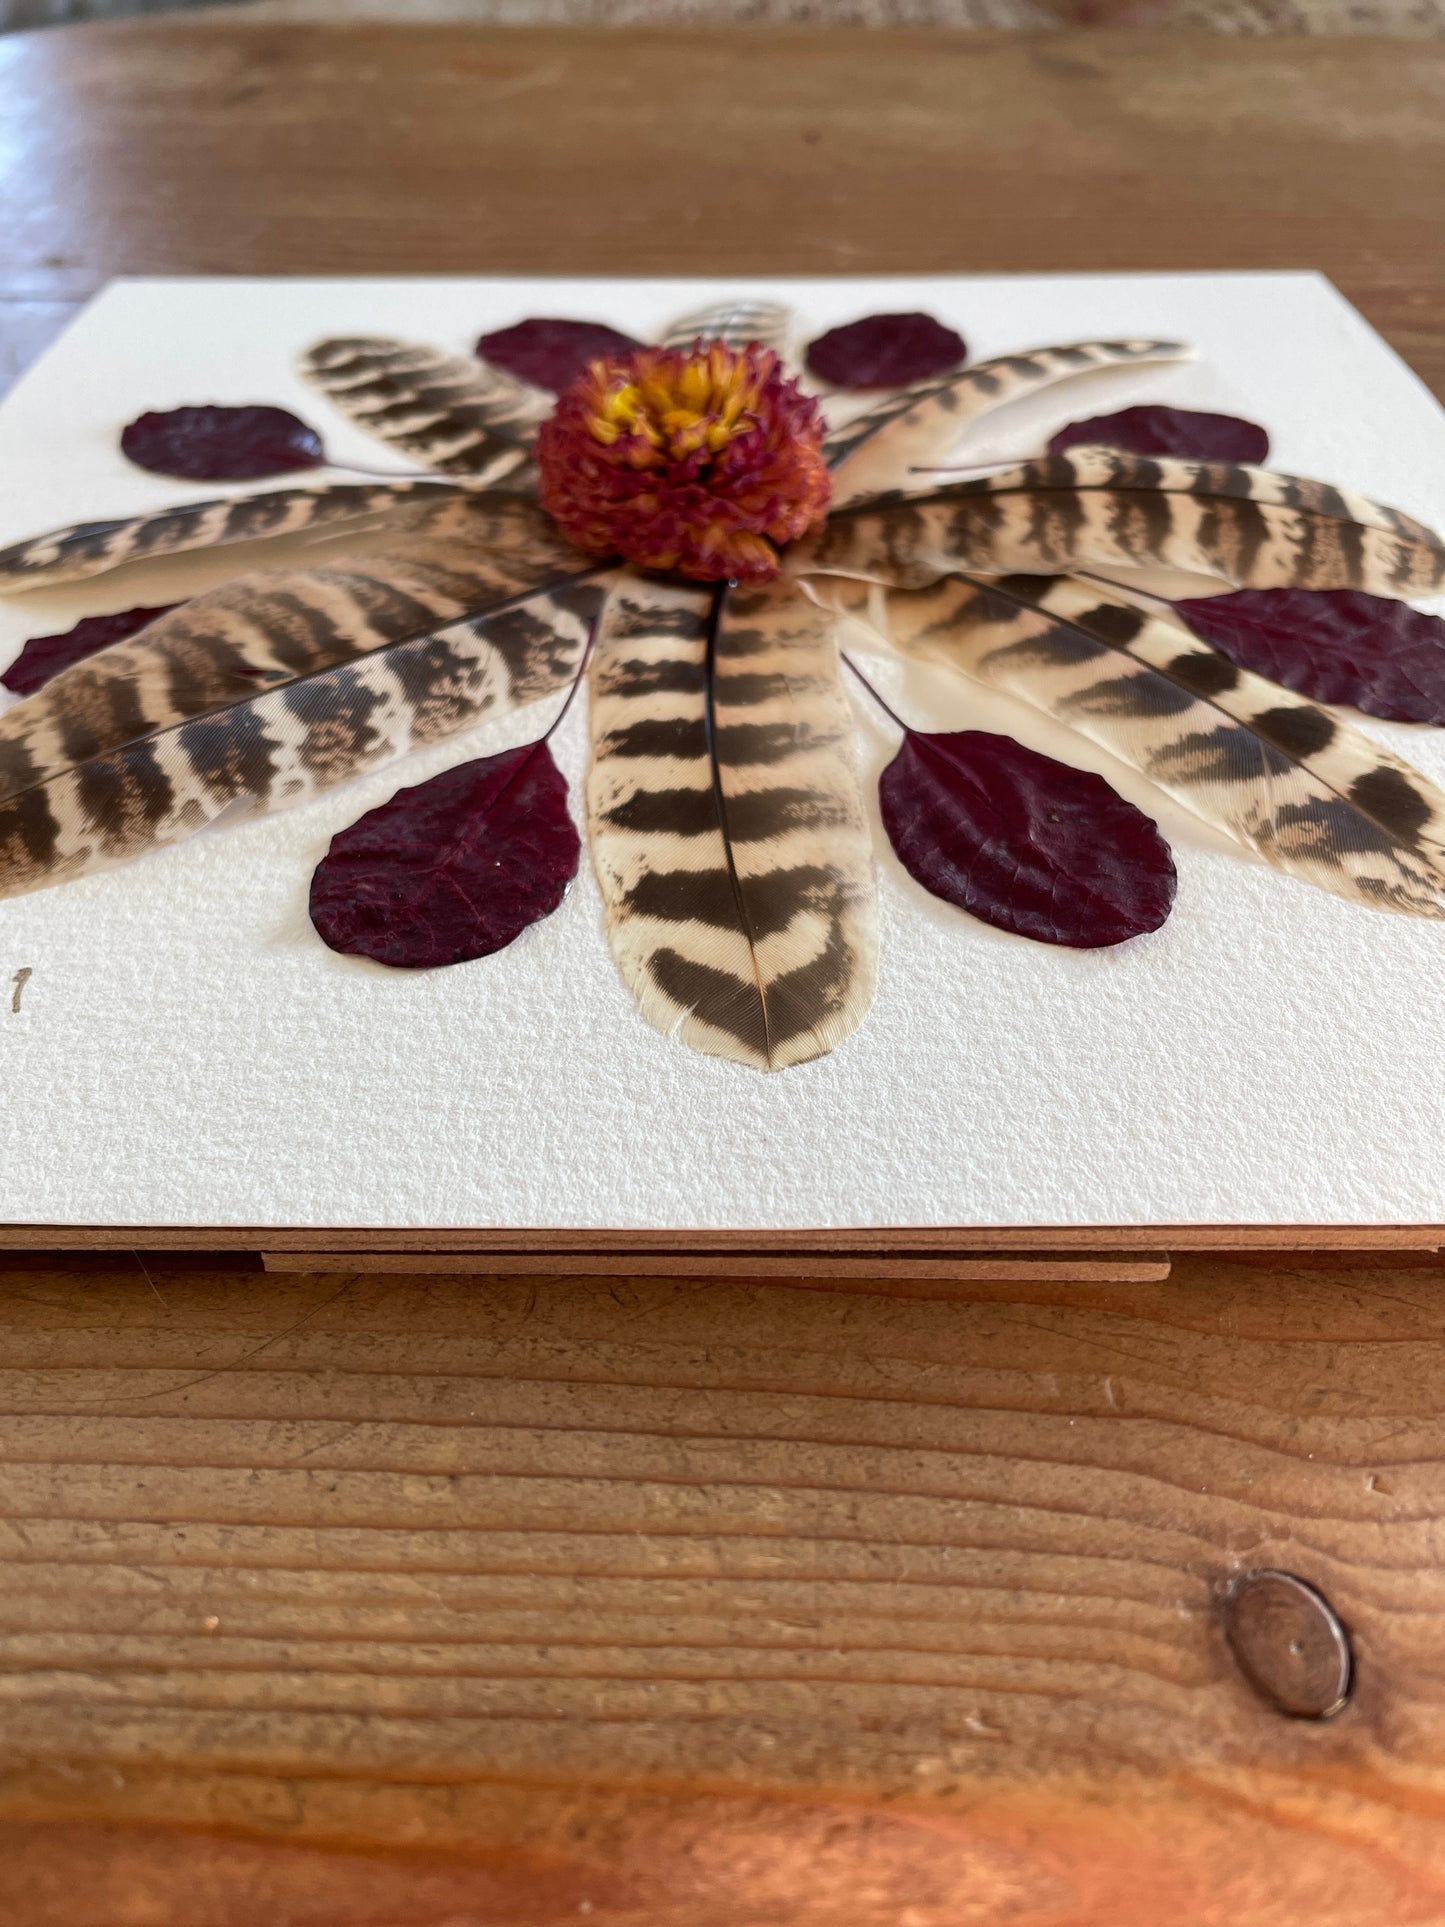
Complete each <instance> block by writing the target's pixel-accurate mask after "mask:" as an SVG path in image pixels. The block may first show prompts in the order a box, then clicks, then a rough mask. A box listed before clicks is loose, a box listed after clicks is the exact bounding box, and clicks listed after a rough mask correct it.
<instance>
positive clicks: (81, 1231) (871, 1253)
mask: <svg viewBox="0 0 1445 1927" xmlns="http://www.w3.org/2000/svg"><path fill="white" fill-rule="evenodd" d="M1442 1246H1445V1225H1348V1224H1344V1225H1289V1224H1277V1225H1258V1224H1232V1225H1223V1224H1221V1225H1160V1224H1153V1225H1038V1226H1016V1225H979V1226H956V1225H955V1226H931V1225H930V1226H898V1227H887V1226H884V1227H859V1228H855V1229H846V1230H818V1231H770V1230H760V1229H755V1230H736V1231H703V1230H698V1231H684V1230H600V1229H597V1230H586V1229H575V1230H538V1229H520V1228H519V1229H515V1230H502V1229H481V1230H479V1229H463V1228H451V1227H448V1228H436V1229H421V1228H405V1227H389V1226H374V1227H355V1226H348V1227H337V1226H331V1227H327V1226H314V1227H307V1226H290V1227H277V1226H265V1225H253V1226H236V1225H196V1226H191V1225H41V1224H8V1225H0V1252H3V1251H6V1250H10V1251H41V1252H56V1253H64V1252H67V1251H77V1252H78V1251H85V1252H105V1251H249V1252H267V1253H270V1254H279V1253H281V1252H310V1253H315V1254H323V1255H326V1256H337V1255H339V1254H342V1253H366V1252H371V1253H383V1252H393V1253H405V1254H410V1255H413V1256H420V1255H424V1254H427V1253H436V1254H442V1253H448V1252H450V1253H456V1254H458V1255H465V1256H469V1257H475V1258H495V1259H498V1260H500V1259H502V1258H504V1257H507V1256H512V1257H524V1256H525V1257H547V1256H550V1257H555V1258H558V1259H566V1258H568V1257H569V1256H582V1255H586V1254H591V1255H596V1256H601V1255H604V1254H608V1255H613V1256H617V1257H633V1258H641V1257H646V1256H664V1255H669V1256H675V1257H676V1256H696V1257H718V1258H731V1259H742V1258H745V1257H756V1258H786V1257H788V1256H796V1255H806V1256H810V1257H818V1256H827V1257H830V1258H836V1259H843V1258H875V1259H876V1258H889V1259H893V1260H914V1259H925V1258H940V1257H959V1258H966V1257H972V1256H994V1255H998V1254H1002V1253H1009V1252H1018V1253H1029V1252H1046V1253H1048V1254H1050V1255H1051V1256H1053V1255H1060V1254H1062V1255H1079V1256H1083V1255H1086V1254H1088V1253H1100V1254H1106V1255H1109V1256H1117V1255H1120V1254H1124V1253H1142V1254H1152V1253H1159V1252H1172V1253H1174V1254H1176V1255H1177V1254H1182V1253H1189V1252H1199V1253H1210V1252H1218V1253H1221V1254H1224V1253H1229V1252H1233V1251H1247V1252H1268V1251H1280V1252H1320V1253H1328V1252H1332V1251H1341V1252H1370V1251H1380V1252H1411V1253H1416V1254H1420V1255H1434V1254H1438V1253H1439V1252H1440V1250H1441V1248H1442Z"/></svg>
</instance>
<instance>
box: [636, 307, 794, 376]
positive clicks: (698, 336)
mask: <svg viewBox="0 0 1445 1927" xmlns="http://www.w3.org/2000/svg"><path fill="white" fill-rule="evenodd" d="M795 322H796V316H795V315H794V313H793V310H792V309H791V308H786V307H784V306H783V304H782V303H781V302H779V301H750V300H737V301H713V302H709V303H708V304H707V306H705V307H702V308H692V309H690V310H689V311H688V313H687V314H684V315H679V316H678V318H677V320H676V321H671V322H669V323H668V325H667V326H666V327H665V328H664V329H663V331H662V333H661V335H660V336H659V337H658V339H659V341H660V342H661V344H662V346H663V347H664V348H690V347H691V346H692V344H693V342H694V341H699V340H701V341H724V342H726V343H727V345H728V347H729V348H732V349H738V348H747V347H750V346H751V345H752V344H753V343H754V342H756V343H757V345H758V346H759V347H760V348H771V349H772V350H773V352H774V353H775V354H776V355H777V357H778V359H779V360H780V361H783V362H787V361H789V360H790V359H791V356H792V345H793V331H794V326H795Z"/></svg>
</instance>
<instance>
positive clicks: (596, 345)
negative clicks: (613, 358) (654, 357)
mask: <svg viewBox="0 0 1445 1927" xmlns="http://www.w3.org/2000/svg"><path fill="white" fill-rule="evenodd" d="M641 346H642V343H641V342H640V341H635V340H634V339H633V337H632V336H631V335H624V334H621V333H619V331H618V330H617V329H616V328H609V327H608V326H607V325H606V323H605V322H601V321H563V320H557V319H551V318H548V317H546V316H541V317H533V318H532V319H531V320H528V321H519V322H517V323H516V324H515V326H513V327H511V328H498V329H497V330H496V332H495V333H493V334H489V335H483V336H482V338H481V340H480V341H478V343H477V353H478V354H479V355H480V356H481V358H482V360H483V361H489V362H491V364H492V366H493V367H494V368H504V369H505V370H506V371H507V373H508V374H509V375H515V376H516V377H517V378H518V380H519V381H529V382H531V383H532V385H533V387H534V388H550V389H551V391H552V393H553V394H554V395H559V394H561V392H562V390H563V389H564V388H568V387H570V386H571V384H572V383H573V382H574V381H575V380H576V379H577V377H578V376H579V375H580V374H581V373H582V370H583V369H584V368H585V367H586V366H587V364H588V362H589V361H599V360H602V359H603V358H605V357H606V356H609V355H635V354H636V353H637V350H638V349H639V348H640V347H641Z"/></svg>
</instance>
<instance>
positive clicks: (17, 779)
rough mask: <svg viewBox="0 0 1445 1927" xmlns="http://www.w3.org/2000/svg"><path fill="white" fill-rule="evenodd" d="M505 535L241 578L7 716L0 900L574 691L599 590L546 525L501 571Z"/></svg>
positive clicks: (480, 532)
mask: <svg viewBox="0 0 1445 1927" xmlns="http://www.w3.org/2000/svg"><path fill="white" fill-rule="evenodd" d="M468 515H469V516H470V517H471V518H472V519H473V522H474V526H472V527H471V528H467V527H466V526H464V525H463V518H464V516H468ZM533 517H534V519H535V522H536V523H538V524H540V519H541V518H540V517H537V516H536V512H535V511H533ZM497 519H498V517H497V512H496V511H495V510H486V511H483V510H481V509H480V508H479V506H478V505H477V504H476V503H471V502H468V503H465V504H462V505H459V508H458V515H457V523H458V526H454V527H453V528H452V529H450V530H449V531H447V532H446V533H445V534H444V535H438V536H436V537H434V538H428V539H427V540H426V541H416V542H413V543H410V544H398V545H397V546H396V547H395V548H394V549H392V550H384V549H383V550H381V551H379V552H378V553H377V554H376V555H375V556H374V557H372V558H370V559H369V560H368V561H367V562H366V563H365V564H359V563H358V564H354V565H351V566H348V567H345V568H341V567H336V568H326V569H315V570H310V571H289V572H285V573H281V572H277V573H274V574H266V575H255V576H246V577H240V578H238V579H237V580H236V581H234V582H231V583H228V584H227V585H226V586H225V587H224V588H221V589H217V590H215V591H213V592H212V593H210V594H209V595H204V596H197V597H195V598H193V599H192V600H191V601H190V602H187V603H183V604H182V605H181V606H180V607H179V608H177V609H175V610H173V611H172V612H171V613H170V614H169V615H166V616H163V617H162V618H161V619H160V620H159V621H157V622H154V623H152V624H151V625H150V626H149V627H148V628H147V629H145V630H142V631H141V633H140V634H139V635H138V636H136V637H133V638H132V639H131V640H129V641H127V642H123V643H117V644H115V645H114V646H113V647H112V648H110V649H106V650H103V651H102V652H101V653H100V654H99V655H96V656H92V657H90V658H88V659H87V660H86V661H84V662H81V663H77V664H75V665H74V666H73V667H72V668H70V669H67V670H63V671H62V672H61V673H60V674H59V675H58V676H56V677H55V678H54V679H53V680H52V681H50V682H49V683H47V684H46V685H45V687H44V688H43V689H42V690H40V691H38V692H37V694H35V695H34V696H32V697H30V698H28V699H27V700H25V701H23V702H20V703H17V704H16V705H15V706H14V707H13V708H12V709H10V710H8V711H7V712H6V713H5V715H4V716H3V717H0V896H5V895H16V894H19V893H20V892H22V891H26V890H35V889H40V888H43V887H44V886H45V885H47V884H50V883H56V882H60V881H62V880H63V879H65V878H67V877H71V876H76V875H80V874H82V873H84V872H86V871H89V870H93V869H98V868H102V867H104V866H106V865H109V864H111V863H116V862H121V861H124V860H126V859H128V858H130V857H133V856H138V855H141V854H143V853H144V852H145V851H147V850H149V849H153V848H155V847H158V846H159V845H161V844H165V843H173V842H178V841H180V840H182V839H183V838H185V837H187V836H189V835H190V834H191V833H192V832H193V831H195V830H197V829H199V828H200V827H201V826H202V825H203V824H204V823H207V822H210V821H212V820H213V819H214V818H215V817H217V816H219V815H220V814H221V812H222V811H223V810H226V809H228V808H229V807H231V806H232V805H233V804H235V803H236V802H237V801H238V800H239V799H248V800H249V804H250V807H251V809H252V811H254V812H267V811H273V810H278V809H282V808H286V807H288V806H289V805H291V804H293V803H297V802H301V801H304V800H306V799H307V798H309V797H310V796H312V795H315V794H317V793H319V792H320V791H321V790H324V789H329V788H331V787H333V786H334V785H335V784H337V783H340V782H344V781H346V780H347V779H348V778H349V777H351V776H353V775H355V774H356V773H357V772H358V771H359V770H362V769H367V768H370V767H372V766H374V765H375V764H377V763H380V762H383V761H386V760H389V759H390V758H391V757H393V756H398V755H402V754H404V753H405V752H406V751H407V750H408V749H409V748H412V747H414V746H415V745H417V744H419V743H423V742H429V741H432V740H434V739H435V738H437V737H439V736H442V735H445V734H447V733H449V732H450V731H452V730H455V729H459V728H462V727H464V726H465V725H466V724H467V723H470V722H472V721H474V720H475V719H476V718H477V717H479V716H482V715H485V714H487V713H489V712H496V711H498V710H499V709H503V708H508V707H512V706H514V705H516V704H519V703H522V702H529V701H533V700H535V699H536V698H537V697H538V696H540V695H543V694H545V693H546V692H547V691H548V690H549V689H552V688H555V687H557V686H558V685H559V684H560V683H561V682H563V681H565V680H566V679H567V677H568V676H569V675H571V674H572V673H573V672H574V670H575V667H576V664H577V661H578V659H579V657H580V653H581V650H582V648H583V646H584V645H585V640H586V635H587V629H588V622H589V620H590V616H591V614H593V613H595V610H596V606H597V601H598V597H599V596H600V595H601V594H602V593H603V591H604V588H605V581H604V580H603V579H602V578H601V577H600V576H599V575H598V572H597V571H595V570H592V569H591V568H590V567H589V566H588V565H587V564H585V563H584V562H582V560H581V558H579V557H577V556H576V554H575V553H574V552H572V551H570V550H567V549H565V547H564V546H563V545H561V544H560V543H558V542H557V541H556V540H555V538H548V539H544V538H543V535H542V531H541V529H540V527H534V528H533V529H532V530H531V531H530V533H531V534H532V535H533V536H534V537H535V538H536V539H535V540H534V541H533V542H532V543H531V545H530V546H527V547H523V546H520V545H518V546H514V547H513V548H512V550H511V552H509V553H508V552H506V551H504V552H503V553H502V554H501V555H499V554H498V552H497V544H496V535H497V529H496V522H497Z"/></svg>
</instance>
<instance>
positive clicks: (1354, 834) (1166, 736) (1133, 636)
mask: <svg viewBox="0 0 1445 1927" xmlns="http://www.w3.org/2000/svg"><path fill="white" fill-rule="evenodd" d="M839 586H841V585H834V584H829V585H826V587H827V588H828V589H830V590H831V589H834V588H837V587H839ZM831 599H835V600H841V601H842V602H843V603H844V604H845V605H848V606H851V607H852V608H853V610H854V611H855V613H857V614H858V615H860V616H862V617H863V618H865V619H866V620H868V621H869V622H870V623H871V625H872V626H873V627H874V628H875V629H877V630H881V631H882V632H883V633H885V634H886V636H887V638H888V640H889V641H890V642H891V643H892V645H893V646H894V647H896V648H897V649H899V650H901V651H902V652H903V653H904V654H906V655H909V656H914V657H917V658H920V659H922V660H924V661H929V662H937V663H942V664H945V665H946V666H948V667H950V668H953V669H957V670H960V671H962V672H963V673H964V674H965V675H968V676H970V677H973V678H974V679H975V680H977V681H979V682H983V683H987V684H989V685H990V686H992V687H994V688H997V689H1003V690H1006V691H1008V693H1009V694H1011V695H1015V696H1020V697H1022V698H1023V699H1024V700H1025V701H1026V702H1029V703H1032V704H1033V705H1034V707H1035V708H1037V709H1041V710H1043V711H1044V712H1045V714H1047V715H1049V716H1052V717H1055V718H1056V719H1057V720H1058V721H1060V722H1062V723H1065V724H1067V725H1068V726H1069V727H1070V728H1072V729H1076V730H1078V731H1079V733H1080V734H1081V735H1083V736H1086V737H1088V738H1089V739H1090V740H1091V741H1093V742H1095V743H1098V744H1100V745H1101V746H1102V747H1103V748H1104V749H1107V750H1109V751H1110V752H1111V753H1112V754H1113V755H1115V756H1117V757H1119V758H1120V760H1121V761H1123V762H1125V763H1128V764H1130V765H1131V766H1132V767H1133V768H1135V769H1137V770H1140V771H1142V772H1143V774H1144V775H1146V776H1148V777H1149V778H1150V779H1151V780H1152V781H1153V782H1155V783H1157V784H1158V785H1159V787H1160V788H1161V789H1163V790H1166V791H1167V792H1168V793H1169V794H1170V795H1171V796H1174V797H1176V798H1177V799H1178V800H1179V801H1180V802H1182V803H1184V804H1185V805H1186V806H1187V807H1188V808H1189V809H1191V810H1193V811H1194V813H1195V814H1196V815H1197V816H1199V817H1201V818H1202V819H1203V820H1204V821H1205V822H1207V823H1209V824H1212V825H1213V826H1215V827H1216V828H1219V829H1222V830H1224V831H1226V832H1227V833H1228V834H1229V835H1231V836H1232V837H1234V838H1235V839H1236V840H1237V841H1238V842H1240V843H1242V844H1244V845H1246V846H1247V847H1248V848H1250V849H1252V850H1255V851H1257V852H1258V853H1259V854H1260V855H1261V856H1262V857H1263V858H1264V859H1265V861H1266V862H1268V863H1271V864H1273V865H1274V866H1275V868H1277V869H1280V870H1285V871H1288V872H1290V873H1291V874H1293V875H1295V876H1299V877H1303V878H1304V879H1306V880H1307V881H1308V882H1310V883H1313V884H1316V885H1318V886H1319V887H1320V888H1322V889H1325V890H1329V891H1331V892H1332V893H1333V894H1334V895H1336V896H1341V897H1346V898H1349V899H1350V900H1352V901H1354V902H1357V903H1364V904H1368V905H1370V906H1371V907H1373V908H1376V909H1383V910H1396V911H1402V912H1405V913H1407V914H1410V915H1414V916H1425V917H1437V918H1438V917H1442V916H1445V794H1442V793H1441V792H1440V791H1439V790H1438V789H1437V788H1436V787H1435V786H1434V785H1433V784H1432V783H1431V782H1429V780H1428V779H1427V778H1426V777H1424V776H1422V775H1421V774H1420V772H1419V771H1418V770H1414V769H1411V768H1410V766H1409V765H1408V764H1407V763H1405V762H1403V761H1401V759H1400V758H1399V757H1396V756H1392V755H1391V754H1390V752H1389V751H1388V750H1385V749H1382V748H1381V747H1380V746H1379V745H1378V744H1377V743H1374V742H1372V741H1371V740H1370V739H1369V738H1367V737H1366V736H1364V735H1363V734H1361V732H1360V731H1358V730H1356V729H1354V728H1352V727H1351V726H1350V725H1349V724H1348V723H1347V722H1346V721H1345V720H1344V719H1343V718H1342V717H1340V716H1338V715H1335V714H1332V713H1331V712H1329V711H1326V710H1324V709H1321V708H1318V707H1317V706H1316V705H1314V704H1313V703H1309V702H1306V701H1304V700H1303V699H1302V698H1301V697H1298V696H1294V695H1291V694H1290V693H1289V692H1288V691H1286V690H1283V689H1280V688H1278V687H1277V686H1276V685H1275V684H1274V683H1271V682H1267V681H1266V680H1265V679H1264V678H1263V677H1261V676H1254V675H1250V674H1249V673H1248V672H1247V671H1245V670H1242V669H1238V668H1236V667H1235V665H1234V664H1233V663H1232V662H1230V661H1229V660H1228V659H1227V658H1226V657H1225V656H1222V655H1220V654H1219V653H1218V652H1217V651H1215V650H1213V649H1211V648H1210V647H1209V646H1208V645H1207V644H1206V643H1202V642H1200V641H1199V639H1198V638H1197V637H1195V636H1193V635H1191V634H1190V633H1189V631H1188V630H1186V629H1184V628H1182V627H1181V626H1180V625H1179V624H1178V623H1176V622H1173V621H1171V620H1169V619H1168V618H1167V617H1164V616H1161V615H1153V614H1150V613H1148V612H1146V611H1145V610H1142V609H1140V608H1138V607H1137V606H1135V605H1134V604H1132V603H1130V602H1128V601H1127V600H1125V599H1124V598H1123V597H1121V596H1119V595H1116V594H1114V593H1113V592H1112V591H1110V590H1108V589H1105V588H1103V587H1102V586H1101V585H1099V584H1097V583H1089V582H1079V581H1076V580H1072V579H1070V578H1069V577H1066V576H1045V577H1040V576H1005V577H1001V578H999V579H997V580H996V581H990V582H966V581H960V580H949V581H944V582H941V583H939V584H938V585H937V586H936V587H934V588H932V589H928V590H923V591H918V592H914V593H911V594H896V593H895V594H888V593H886V592H884V591H882V590H877V589H874V590H868V589H864V588H862V587H861V586H860V585H857V584H849V585H847V588H846V590H845V592H844V594H843V596H842V597H841V598H831Z"/></svg>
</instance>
